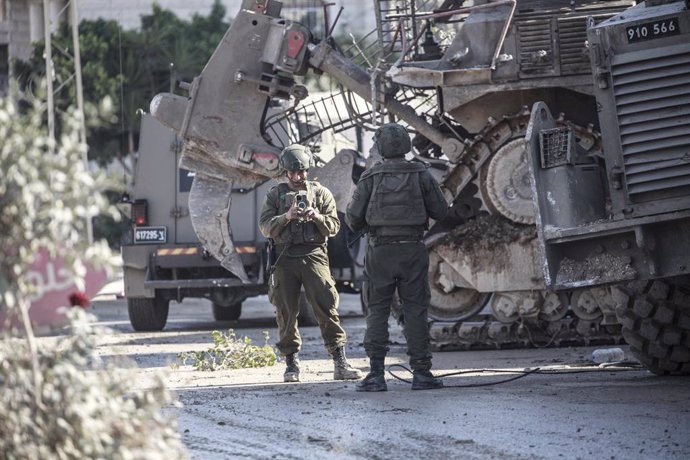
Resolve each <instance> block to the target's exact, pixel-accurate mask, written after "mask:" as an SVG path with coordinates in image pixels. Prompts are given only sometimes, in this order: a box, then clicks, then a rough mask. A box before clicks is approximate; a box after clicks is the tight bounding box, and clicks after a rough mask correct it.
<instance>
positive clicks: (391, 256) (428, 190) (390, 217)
mask: <svg viewBox="0 0 690 460" xmlns="http://www.w3.org/2000/svg"><path fill="white" fill-rule="evenodd" d="M374 142H375V144H376V147H377V148H378V151H379V153H380V154H381V156H382V157H383V162H382V163H379V164H377V165H375V166H373V167H372V168H371V169H369V170H367V171H366V172H364V174H362V177H361V178H360V180H359V183H358V184H357V189H356V190H355V192H354V195H353V197H352V201H351V202H350V204H349V205H348V207H347V216H346V217H347V223H348V225H349V226H350V228H351V229H352V230H353V231H356V232H357V231H361V230H363V229H366V228H368V232H369V245H368V247H367V253H366V260H365V268H364V272H365V273H364V274H365V278H366V279H367V282H366V283H365V288H366V289H367V294H368V295H367V297H368V301H367V309H368V314H367V330H366V334H365V336H364V348H365V349H366V352H367V356H369V362H370V366H371V367H370V372H369V374H368V375H367V376H366V377H365V378H364V380H362V381H361V382H359V383H358V384H357V391H386V390H387V389H388V388H387V386H386V380H385V377H384V360H385V357H386V353H387V352H388V350H389V348H388V342H389V336H388V317H389V315H390V310H391V301H392V300H393V295H394V294H395V291H396V289H397V291H398V296H399V297H400V300H401V302H402V308H403V315H404V318H405V321H404V326H403V327H404V331H405V337H406V339H407V354H408V355H409V357H410V367H411V368H412V371H413V378H412V389H413V390H427V389H433V388H441V387H443V382H442V381H441V379H438V378H436V377H434V376H433V375H432V374H431V351H430V349H429V328H428V325H427V310H428V308H429V302H430V297H431V294H430V290H429V254H428V253H427V250H426V247H425V246H424V244H423V243H422V242H421V240H422V236H423V235H424V232H425V230H426V229H427V227H428V221H429V218H430V217H431V218H433V219H436V220H441V219H443V218H444V217H445V216H446V214H447V212H448V206H447V204H446V201H445V199H444V198H443V194H442V193H441V189H440V188H439V186H438V183H437V182H436V181H435V180H434V178H433V177H432V176H431V174H430V173H429V172H428V171H427V168H426V166H425V165H424V164H422V163H419V162H411V161H406V160H405V154H406V153H407V152H409V151H410V150H411V142H410V137H409V135H408V134H407V131H406V130H405V128H404V127H402V126H401V125H399V124H396V123H388V124H385V125H383V126H381V127H380V128H379V129H378V130H376V133H375V134H374Z"/></svg>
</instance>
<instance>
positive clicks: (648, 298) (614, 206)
mask: <svg viewBox="0 0 690 460" xmlns="http://www.w3.org/2000/svg"><path fill="white" fill-rule="evenodd" d="M588 42H589V49H590V53H591V58H592V68H593V76H594V93H595V96H596V100H597V105H598V112H599V120H600V126H601V132H602V141H603V142H602V153H603V156H601V157H598V156H591V155H588V154H586V153H585V152H583V151H582V150H581V149H580V148H579V146H578V145H577V142H575V141H574V139H575V134H574V132H573V130H572V129H570V127H567V126H558V124H557V123H556V122H555V120H554V119H553V116H552V115H551V113H550V110H549V108H548V105H547V104H544V103H537V104H535V106H534V108H533V110H532V118H531V121H530V125H529V128H528V135H527V142H528V148H529V150H530V151H531V158H532V160H531V168H532V171H533V177H534V181H533V196H534V197H535V202H536V204H537V205H538V206H537V209H538V212H537V219H536V224H537V231H538V234H539V240H540V245H541V248H542V251H543V255H544V259H543V260H544V266H543V268H544V279H545V282H546V285H547V286H548V287H549V288H551V289H554V290H557V291H562V290H566V291H567V290H570V289H574V290H575V292H583V296H586V297H585V298H584V299H583V298H582V296H581V297H580V299H582V302H583V303H590V304H596V303H599V302H606V303H607V304H608V305H609V308H610V307H614V308H615V312H616V315H617V319H618V321H619V322H620V324H621V325H622V326H623V329H622V332H623V336H624V338H625V340H626V342H627V343H628V344H629V345H630V349H631V351H632V352H633V354H634V355H635V356H636V357H637V358H638V359H639V360H640V361H641V362H642V363H644V365H645V366H646V367H647V368H648V369H650V370H651V371H653V372H655V373H657V374H690V277H688V273H690V105H688V102H690V4H689V3H688V2H678V1H675V2H672V1H649V0H648V1H646V2H644V3H642V4H640V5H637V6H635V7H634V8H631V9H629V10H627V11H626V12H625V13H624V14H620V15H617V16H614V17H612V18H610V19H609V20H607V21H604V22H602V23H600V24H593V23H590V24H589V27H588ZM621 281H623V282H624V283H620V282H621Z"/></svg>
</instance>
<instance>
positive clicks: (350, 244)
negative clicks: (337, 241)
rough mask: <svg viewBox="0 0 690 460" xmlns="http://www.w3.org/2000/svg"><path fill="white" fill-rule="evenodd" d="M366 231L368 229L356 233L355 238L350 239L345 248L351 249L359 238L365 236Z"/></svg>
mask: <svg viewBox="0 0 690 460" xmlns="http://www.w3.org/2000/svg"><path fill="white" fill-rule="evenodd" d="M368 230H369V229H368V228H367V227H364V228H363V229H361V230H360V231H358V232H357V233H356V234H355V237H354V238H352V239H351V240H350V241H348V242H347V248H348V249H352V246H354V245H355V243H356V242H357V241H359V239H360V238H362V237H363V236H364V235H366V234H367V231H368Z"/></svg>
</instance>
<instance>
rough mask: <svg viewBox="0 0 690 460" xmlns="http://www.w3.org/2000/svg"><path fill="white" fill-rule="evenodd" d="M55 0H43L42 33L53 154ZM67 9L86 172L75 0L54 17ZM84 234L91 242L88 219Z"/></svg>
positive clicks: (85, 162)
mask: <svg viewBox="0 0 690 460" xmlns="http://www.w3.org/2000/svg"><path fill="white" fill-rule="evenodd" d="M51 1H55V0H43V31H44V35H45V50H44V53H45V59H46V91H47V94H46V98H47V108H48V137H49V139H50V153H54V150H53V149H54V144H55V103H54V97H55V95H54V89H53V74H54V67H53V53H52V40H51V27H50V26H51V23H50V5H49V4H50V2H51ZM67 7H69V22H70V23H71V28H72V45H73V48H74V56H73V57H72V58H73V60H74V81H75V85H76V87H75V94H76V98H77V117H78V118H79V143H80V144H82V161H83V162H84V167H85V168H86V170H87V171H88V169H89V159H88V155H87V147H86V120H85V119H84V89H83V82H82V75H81V51H80V47H79V15H78V13H77V0H69V1H68V2H67V4H66V5H65V7H64V8H62V9H61V10H60V12H59V13H58V14H57V15H56V19H57V16H59V15H60V14H62V13H63V12H64V11H65V9H66V8H67ZM86 233H87V238H88V241H89V243H92V242H93V225H92V222H91V219H90V218H87V222H86Z"/></svg>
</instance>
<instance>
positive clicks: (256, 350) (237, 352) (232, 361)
mask: <svg viewBox="0 0 690 460" xmlns="http://www.w3.org/2000/svg"><path fill="white" fill-rule="evenodd" d="M211 336H212V337H213V346H212V347H211V348H209V349H208V350H206V351H191V352H185V353H180V354H178V358H179V359H180V360H182V364H187V362H188V361H191V364H192V365H193V366H194V368H195V369H196V370H199V371H215V370H220V369H240V368H246V367H264V366H273V365H274V364H275V363H276V361H277V360H278V356H277V355H276V351H275V349H274V348H273V347H272V346H271V345H269V344H268V331H264V344H263V345H262V346H258V345H252V340H251V339H250V338H249V337H246V336H245V337H243V338H241V339H238V338H237V335H236V334H235V331H234V330H232V329H228V332H227V333H224V332H220V331H213V332H212V333H211Z"/></svg>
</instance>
